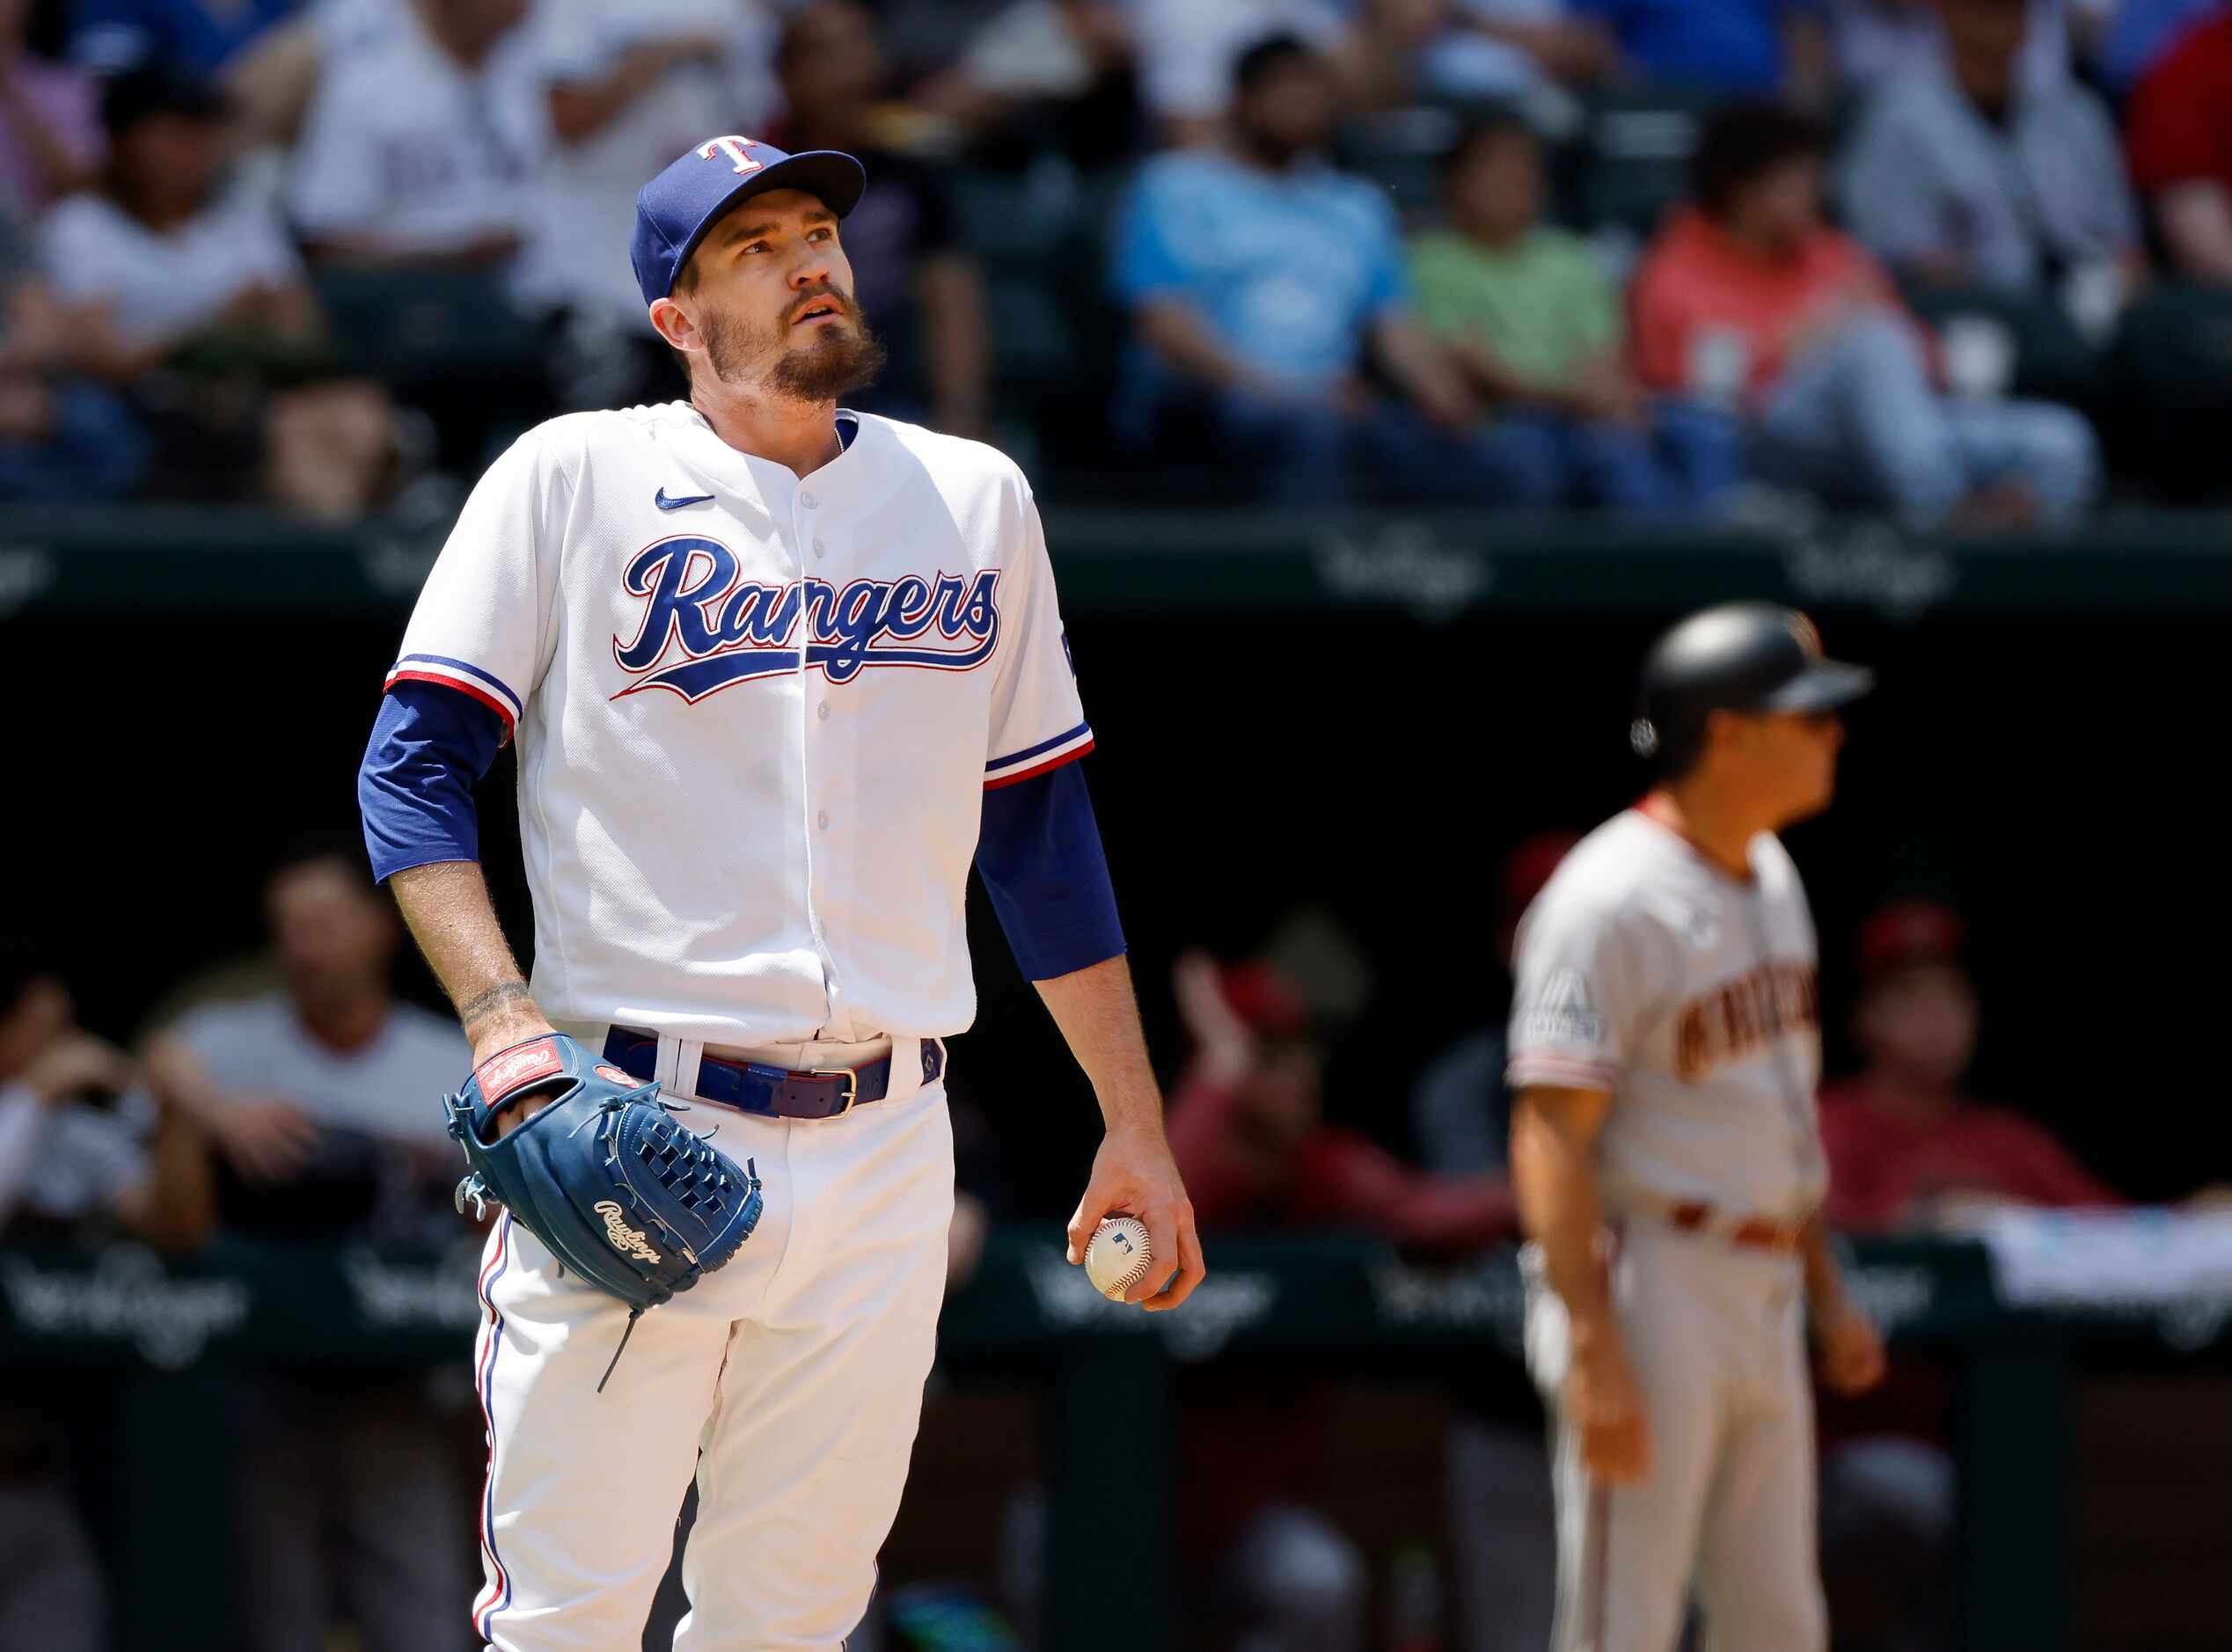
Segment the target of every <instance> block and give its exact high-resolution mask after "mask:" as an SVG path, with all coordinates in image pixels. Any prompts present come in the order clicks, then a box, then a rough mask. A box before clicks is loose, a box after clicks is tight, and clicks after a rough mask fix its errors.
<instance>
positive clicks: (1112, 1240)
mask: <svg viewBox="0 0 2232 1652" xmlns="http://www.w3.org/2000/svg"><path fill="white" fill-rule="evenodd" d="M1147 1261H1148V1255H1147V1224H1145V1222H1142V1221H1141V1220H1140V1219H1139V1218H1138V1217H1136V1216H1104V1217H1101V1225H1100V1226H1099V1227H1096V1228H1094V1230H1093V1237H1092V1238H1091V1239H1087V1241H1086V1245H1085V1276H1086V1277H1087V1279H1090V1280H1091V1281H1092V1282H1093V1288H1094V1290H1098V1291H1099V1292H1100V1293H1101V1295H1102V1296H1104V1297H1109V1298H1110V1299H1111V1300H1114V1301H1117V1302H1121V1301H1122V1300H1123V1293H1124V1292H1125V1291H1127V1290H1131V1287H1132V1286H1134V1285H1136V1284H1138V1283H1139V1282H1140V1281H1141V1280H1142V1279H1144V1278H1145V1277H1146V1276H1147Z"/></svg>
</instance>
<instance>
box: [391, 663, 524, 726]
mask: <svg viewBox="0 0 2232 1652" xmlns="http://www.w3.org/2000/svg"><path fill="white" fill-rule="evenodd" d="M397 683H441V684H443V686H444V687H445V688H453V689H456V690H457V691H458V692H459V693H461V694H466V695H470V696H471V697H472V698H474V699H477V700H479V702H480V703H481V704H482V705H486V706H487V708H488V709H489V710H490V711H492V712H494V713H496V715H497V716H499V717H501V718H502V719H503V720H504V738H505V740H506V741H509V740H510V738H511V732H512V730H513V729H514V728H515V727H517V726H518V723H519V713H520V710H521V702H520V698H519V696H518V695H516V694H515V693H513V692H512V691H511V690H510V689H509V687H507V686H506V685H505V683H504V681H503V679H502V678H501V677H499V676H496V675H495V674H494V673H493V672H489V671H484V670H482V669H480V668H479V666H477V665H474V664H473V663H472V662H470V661H467V660H453V659H451V658H450V656H449V655H447V654H405V655H404V656H403V657H402V658H401V659H399V660H398V661H397V662H395V667H394V669H392V670H391V671H390V672H389V673H388V674H387V683H386V686H387V687H389V688H393V687H394V686H395V685H396V684H397Z"/></svg>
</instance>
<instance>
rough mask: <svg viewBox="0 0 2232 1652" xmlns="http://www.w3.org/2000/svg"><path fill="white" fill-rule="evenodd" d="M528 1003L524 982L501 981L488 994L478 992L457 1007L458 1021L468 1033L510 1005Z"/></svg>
mask: <svg viewBox="0 0 2232 1652" xmlns="http://www.w3.org/2000/svg"><path fill="white" fill-rule="evenodd" d="M526 1002H527V983H525V982H524V981H500V982H498V983H496V984H495V985H494V986H493V987H490V988H489V989H488V990H487V991H486V992H476V993H474V994H473V995H472V997H471V998H467V999H466V1000H465V1002H464V1003H463V1004H460V1005H457V1020H459V1021H460V1022H462V1023H463V1024H464V1026H465V1031H466V1032H467V1033H471V1032H472V1029H473V1028H474V1027H476V1026H478V1025H479V1023H480V1022H482V1021H485V1020H487V1019H488V1018H489V1017H490V1016H491V1015H494V1013H495V1012H497V1011H498V1010H501V1009H502V1008H504V1007H505V1006H506V1005H512V1004H524V1003H526Z"/></svg>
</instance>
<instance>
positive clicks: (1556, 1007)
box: [1509, 809, 1827, 1219]
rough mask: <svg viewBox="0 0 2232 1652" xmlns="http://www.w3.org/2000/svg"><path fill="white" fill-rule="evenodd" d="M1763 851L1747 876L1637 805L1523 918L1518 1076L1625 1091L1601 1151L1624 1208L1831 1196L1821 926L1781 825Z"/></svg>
mask: <svg viewBox="0 0 2232 1652" xmlns="http://www.w3.org/2000/svg"><path fill="white" fill-rule="evenodd" d="M1750 859H1751V864H1752V873H1753V875H1752V879H1751V881H1750V882H1748V883H1745V882H1739V881H1738V880H1736V879H1735V878H1733V877H1731V876H1730V875H1729V874H1727V873H1726V872H1724V871H1723V870H1722V869H1721V868H1719V867H1717V866H1714V865H1713V864H1712V863H1711V862H1710V861H1709V860H1707V859H1705V857H1704V856H1703V855H1701V854H1700V853H1699V852H1697V850H1696V849H1694V847H1693V846H1692V845H1691V844H1688V843H1687V841H1685V840H1684V839H1683V838H1682V837H1680V836H1679V834H1677V833H1676V832H1674V831H1673V830H1671V829H1669V828H1668V827H1666V826H1664V825H1662V824H1660V823H1659V822H1657V821H1655V820H1653V819H1651V818H1650V816H1649V815H1644V814H1643V813H1641V812H1640V811H1638V810H1635V809H1630V810H1628V811H1627V812H1626V813H1624V814H1621V815H1614V817H1613V818H1612V819H1611V820H1609V821H1607V822H1605V824H1603V825H1602V826H1599V828H1598V829H1597V830H1595V831H1593V832H1592V833H1591V834H1590V835H1589V836H1588V837H1585V838H1584V839H1582V841H1581V842H1580V844H1578V845H1577V846H1576V847H1575V849H1574V851H1573V852H1572V853H1571V854H1570V855H1568V856H1567V857H1566V859H1565V860H1564V862H1563V863H1562V865H1561V866H1559V867H1558V870H1557V873H1556V874H1555V876H1553V877H1552V878H1551V880H1550V881H1549V882H1548V885H1546V886H1545V887H1544V888H1543V890H1542V893H1541V894H1540V895H1538V896H1537V897H1536V899H1535V902H1534V904H1533V906H1531V907H1530V908H1528V909H1527V913H1526V917H1525V919H1524V920H1522V922H1521V925H1520V928H1519V938H1518V960H1517V973H1518V992H1517V995H1516V997H1515V998H1514V999H1513V1001H1512V1009H1511V1064H1510V1069H1509V1076H1510V1079H1511V1084H1512V1085H1513V1087H1514V1088H1516V1087H1518V1086H1520V1085H1557V1086H1561V1087H1564V1088H1569V1089H1584V1090H1603V1091H1608V1092H1609V1093H1611V1095H1612V1098H1613V1105H1612V1108H1611V1112H1610V1114H1609V1115H1607V1117H1606V1122H1605V1127H1604V1133H1603V1135H1602V1137H1600V1138H1599V1147H1598V1155H1599V1176H1600V1182H1601V1186H1602V1188H1603V1193H1604V1197H1605V1202H1606V1205H1607V1207H1609V1208H1610V1209H1612V1210H1632V1211H1636V1212H1638V1213H1644V1214H1650V1213H1657V1212H1660V1211H1663V1210H1665V1208H1666V1207H1667V1206H1668V1205H1669V1204H1671V1203H1677V1202H1687V1201H1693V1200H1697V1201H1703V1202H1707V1203H1709V1204H1711V1205H1713V1206H1715V1207H1716V1209H1717V1210H1720V1211H1722V1212H1723V1213H1725V1214H1728V1215H1731V1216H1734V1217H1752V1216H1764V1217H1777V1218H1790V1219H1797V1218H1799V1217H1804V1216H1805V1215H1807V1214H1808V1213H1810V1212H1811V1210H1813V1209H1814V1207H1815V1206H1816V1205H1818V1204H1819V1203H1820V1202H1821V1197H1822V1195H1823V1193H1824V1191H1825V1190H1826V1186H1827V1172H1826V1164H1825V1160H1824V1159H1823V1157H1822V1152H1821V1141H1820V1132H1819V1122H1818V1120H1817V1116H1816V1113H1815V1108H1814V1091H1815V1089H1816V1087H1817V1085H1819V1081H1820V1076H1821V1028H1820V1011H1819V1001H1818V997H1817V991H1816V986H1815V969H1816V964H1817V961H1818V956H1819V952H1818V947H1817V944H1816V941H1815V938H1814V932H1813V918H1812V916H1811V913H1809V912H1808V911H1807V910H1806V899H1805V889H1804V886H1803V885H1802V884H1801V883H1800V882H1799V881H1798V873H1797V867H1796V866H1793V865H1791V863H1790V857H1789V853H1788V852H1786V851H1785V850H1784V849H1783V847H1782V843H1781V842H1780V841H1779V840H1778V839H1777V838H1776V837H1775V836H1774V835H1773V834H1771V833H1762V834H1760V836H1759V837H1755V838H1753V840H1752V845H1751V852H1750Z"/></svg>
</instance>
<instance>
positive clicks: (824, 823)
mask: <svg viewBox="0 0 2232 1652" xmlns="http://www.w3.org/2000/svg"><path fill="white" fill-rule="evenodd" d="M814 823H815V824H816V826H819V827H820V828H821V829H822V830H823V831H827V830H829V829H830V812H829V810H827V809H823V811H822V812H821V813H820V814H818V815H816V816H814Z"/></svg>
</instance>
